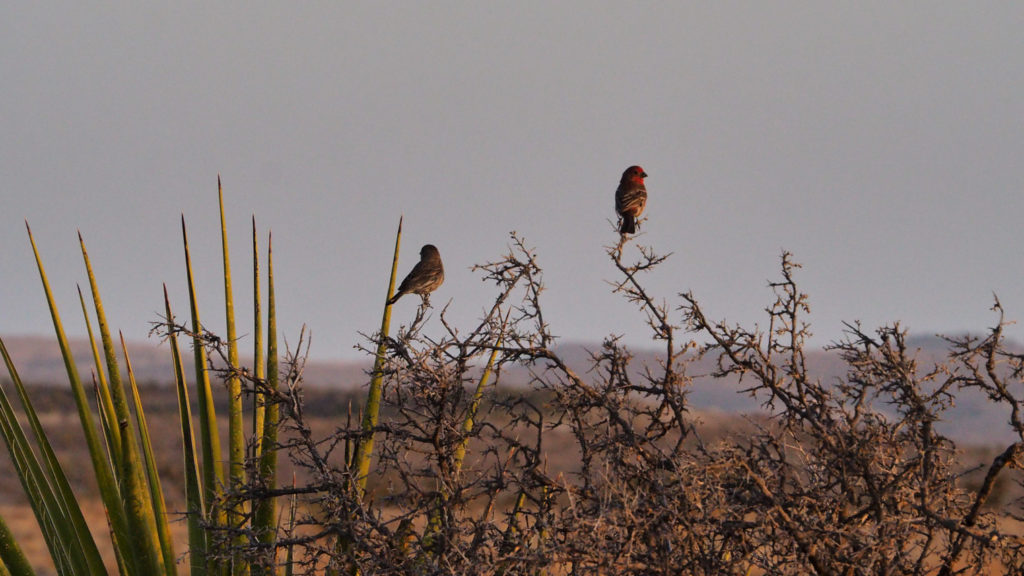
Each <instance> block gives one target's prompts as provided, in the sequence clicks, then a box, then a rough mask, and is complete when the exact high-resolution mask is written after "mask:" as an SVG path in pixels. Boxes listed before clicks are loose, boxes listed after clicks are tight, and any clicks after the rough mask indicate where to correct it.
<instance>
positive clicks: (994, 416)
mask: <svg viewBox="0 0 1024 576" xmlns="http://www.w3.org/2000/svg"><path fill="white" fill-rule="evenodd" d="M4 343H5V344H6V346H7V349H8V351H9V352H10V354H11V356H12V358H13V359H14V363H15V366H16V367H17V369H18V372H19V375H20V376H21V378H22V380H24V381H25V382H27V383H30V384H35V385H66V382H67V376H66V374H65V371H64V362H63V360H62V358H61V355H60V350H59V349H58V347H57V344H56V341H55V340H54V339H51V338H46V337H39V336H9V337H5V338H4ZM909 343H910V344H912V345H913V346H914V347H916V348H918V349H919V351H918V358H919V360H920V361H921V363H922V364H925V365H927V364H929V363H930V362H933V361H935V360H937V359H941V358H942V357H944V356H945V354H946V348H945V343H944V342H943V341H942V340H940V339H937V338H934V337H928V336H922V337H914V338H911V339H909ZM71 347H72V351H73V354H74V356H75V359H76V362H77V364H78V367H79V369H80V370H82V371H83V373H82V374H81V376H82V378H83V379H84V380H85V381H86V382H88V381H90V380H91V378H92V375H91V372H92V370H93V366H94V364H93V361H92V354H91V351H90V348H89V344H88V341H86V340H84V339H74V340H72V342H71ZM599 349H600V345H598V344H584V343H579V342H570V343H565V344H561V345H559V346H558V353H559V354H560V355H561V356H562V357H563V358H564V359H565V361H566V363H567V364H568V365H569V366H570V367H571V368H573V370H575V371H577V373H579V374H581V375H582V376H584V377H593V376H594V375H593V374H590V373H589V372H588V370H589V369H590V367H591V364H592V362H591V360H590V352H591V351H597V350H599ZM128 352H129V354H130V355H131V361H132V368H133V370H134V372H135V375H136V379H137V380H138V381H139V382H140V383H141V384H150V385H170V384H171V382H172V378H173V372H172V369H171V361H170V358H171V355H170V352H169V348H168V346H167V345H166V344H158V343H156V342H150V341H142V342H138V341H136V342H129V343H128ZM182 353H184V354H191V346H183V347H182ZM633 353H634V358H633V362H632V367H633V375H634V376H636V377H639V376H640V375H641V373H642V372H643V370H644V367H645V366H653V367H656V366H657V361H658V358H659V353H658V352H656V351H654V350H649V349H648V350H633ZM248 360H249V361H251V358H250V359H248ZM243 361H245V360H243ZM807 362H808V368H809V370H810V371H811V374H812V375H813V376H814V377H817V378H820V379H822V381H824V382H826V383H827V382H834V381H838V380H839V379H841V378H843V377H844V376H845V370H846V368H845V366H844V364H843V362H842V361H841V360H840V359H839V358H838V357H837V355H836V354H834V353H832V352H828V351H825V350H812V351H809V352H808V355H807ZM370 367H371V362H370V360H369V359H367V360H365V361H310V362H309V363H308V364H306V366H305V369H304V371H303V376H304V382H305V386H308V387H317V388H339V389H343V390H353V389H358V388H360V387H362V386H364V385H365V384H366V382H367V380H368V377H367V372H368V370H369V369H370ZM713 369H714V359H712V358H705V359H703V360H701V361H699V362H695V363H693V364H691V365H690V366H689V367H688V373H689V376H690V377H691V378H693V386H692V388H691V389H690V395H689V402H690V405H691V406H692V407H693V408H694V409H695V410H697V411H700V412H701V413H705V414H714V413H718V412H724V413H732V414H739V413H753V412H760V411H762V406H761V404H762V402H763V401H764V398H752V397H751V396H750V395H749V394H744V393H741V390H743V389H744V388H746V387H747V384H746V383H745V382H739V381H738V380H737V379H736V378H726V379H716V378H712V377H710V376H709V374H710V373H711V372H712V370H713ZM187 375H188V377H190V378H191V376H192V375H191V372H187ZM530 379H531V375H530V370H529V369H528V368H527V367H524V366H509V367H506V368H505V369H504V370H503V372H502V375H501V383H502V384H503V385H505V386H513V387H514V386H525V385H527V384H528V383H529V381H530ZM0 380H7V374H6V372H5V371H4V372H0ZM876 408H877V409H880V410H883V411H884V409H885V406H876ZM1007 420H1008V414H1007V412H1006V411H1005V410H1002V409H998V408H997V407H996V406H994V405H993V404H991V403H990V402H988V401H987V399H986V398H985V397H984V395H983V394H979V393H977V392H974V391H970V392H964V391H962V392H959V393H958V394H957V397H956V406H955V407H954V408H953V409H952V410H950V411H949V412H947V419H946V420H945V421H944V422H942V423H940V426H941V428H942V429H943V431H944V432H945V433H947V434H950V435H951V436H953V437H954V438H955V439H957V440H958V441H960V442H966V443H971V444H989V443H992V442H1007V441H1012V439H1013V438H1012V435H1010V434H1009V430H1008V427H1007V426H1006V425H1005V422H1006V421H1007Z"/></svg>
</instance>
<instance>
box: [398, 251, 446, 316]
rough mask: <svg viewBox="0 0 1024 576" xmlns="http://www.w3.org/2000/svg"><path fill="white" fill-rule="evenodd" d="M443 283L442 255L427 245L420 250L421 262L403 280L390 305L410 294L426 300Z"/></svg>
mask: <svg viewBox="0 0 1024 576" xmlns="http://www.w3.org/2000/svg"><path fill="white" fill-rule="evenodd" d="M442 282H444V266H442V265H441V253H440V252H438V251H437V247H436V246H434V245H433V244H427V245H425V246H424V247H423V248H420V261H419V262H417V263H416V265H415V266H413V267H412V270H411V271H410V272H409V275H408V276H406V277H405V280H402V284H401V285H399V287H398V292H395V295H394V296H392V297H391V299H390V300H388V305H389V306H390V305H391V304H394V303H395V302H397V301H398V299H399V298H401V297H402V296H404V295H406V294H408V293H409V292H412V293H413V294H419V295H420V296H422V297H423V299H424V300H426V299H427V295H428V294H430V293H431V292H433V291H434V290H437V288H438V287H439V286H440V285H441V283H442Z"/></svg>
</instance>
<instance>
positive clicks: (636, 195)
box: [615, 166, 647, 234]
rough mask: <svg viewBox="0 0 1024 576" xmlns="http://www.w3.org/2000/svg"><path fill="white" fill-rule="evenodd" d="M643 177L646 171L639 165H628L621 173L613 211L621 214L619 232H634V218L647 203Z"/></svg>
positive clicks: (641, 211)
mask: <svg viewBox="0 0 1024 576" xmlns="http://www.w3.org/2000/svg"><path fill="white" fill-rule="evenodd" d="M644 178H647V172H644V169H643V168H641V167H639V166H630V167H629V168H626V171H625V172H623V173H622V180H620V181H619V188H618V189H617V190H616V191H615V212H617V213H618V214H619V216H622V227H621V228H619V233H620V234H636V219H637V218H639V217H640V215H641V214H643V212H644V206H646V205H647V186H645V185H644Z"/></svg>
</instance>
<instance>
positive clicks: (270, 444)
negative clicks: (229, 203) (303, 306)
mask: <svg viewBox="0 0 1024 576" xmlns="http://www.w3.org/2000/svg"><path fill="white" fill-rule="evenodd" d="M266 382H267V388H269V390H270V394H271V398H270V401H269V402H267V403H266V405H265V410H266V414H265V418H264V419H263V429H262V431H261V434H262V436H263V438H262V441H261V445H262V447H263V450H262V453H261V454H260V479H261V481H262V482H263V484H264V486H265V487H266V488H267V489H268V490H273V489H274V488H276V487H277V426H278V420H279V418H280V405H279V404H278V402H277V399H276V398H274V397H273V395H274V394H275V393H276V392H277V388H278V357H277V312H276V304H275V298H274V250H273V238H272V237H271V236H268V237H267V380H266ZM276 516H277V506H276V500H275V499H274V498H271V497H264V498H263V499H261V500H260V501H259V502H258V503H257V508H256V513H255V521H254V523H253V524H254V526H253V532H254V533H255V534H256V535H257V537H259V538H260V540H261V543H263V544H265V545H267V546H269V548H270V550H271V551H272V552H271V554H274V552H273V549H274V545H275V540H276V534H277V529H276V528H277V526H276V521H277V519H276ZM262 573H265V574H268V575H269V574H273V569H270V570H266V571H262Z"/></svg>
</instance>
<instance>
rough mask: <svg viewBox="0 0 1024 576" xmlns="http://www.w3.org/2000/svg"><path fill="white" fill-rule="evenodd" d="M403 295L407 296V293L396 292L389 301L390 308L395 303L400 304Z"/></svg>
mask: <svg viewBox="0 0 1024 576" xmlns="http://www.w3.org/2000/svg"><path fill="white" fill-rule="evenodd" d="M403 294H405V292H401V291H399V292H396V293H395V295H394V296H392V297H391V298H390V299H388V306H391V305H392V304H394V303H395V302H398V299H399V298H401V297H402V295H403Z"/></svg>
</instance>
